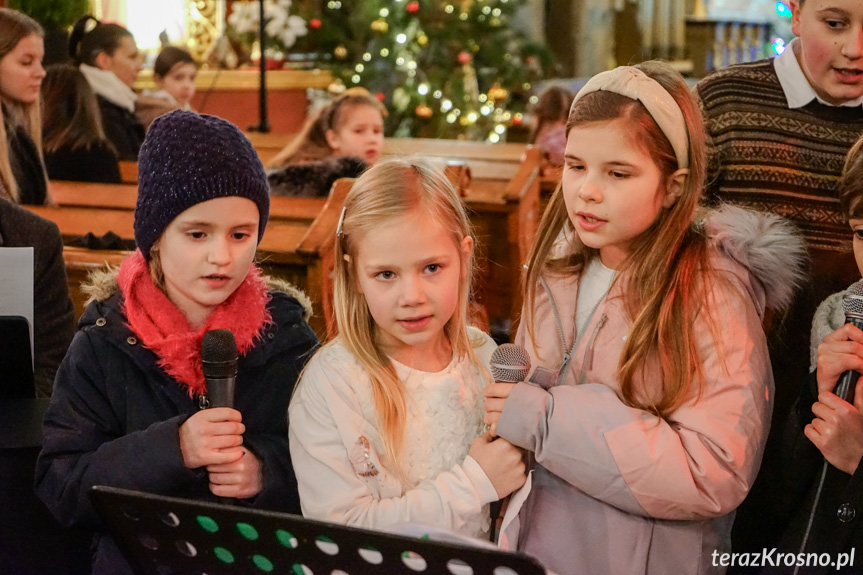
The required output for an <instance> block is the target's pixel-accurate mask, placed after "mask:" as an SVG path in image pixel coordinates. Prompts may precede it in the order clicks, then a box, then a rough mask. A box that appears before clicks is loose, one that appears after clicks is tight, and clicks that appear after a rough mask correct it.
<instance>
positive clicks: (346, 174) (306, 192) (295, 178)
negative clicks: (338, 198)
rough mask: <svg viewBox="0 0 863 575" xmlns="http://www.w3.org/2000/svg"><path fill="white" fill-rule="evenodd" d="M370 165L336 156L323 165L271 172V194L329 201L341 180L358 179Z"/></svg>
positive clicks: (299, 165)
mask: <svg viewBox="0 0 863 575" xmlns="http://www.w3.org/2000/svg"><path fill="white" fill-rule="evenodd" d="M366 168H368V164H367V163H366V162H364V161H363V160H361V159H360V158H352V157H347V156H333V157H331V158H327V159H325V160H321V161H319V162H310V163H307V164H292V165H290V166H285V167H283V168H278V169H275V170H269V171H268V172H267V179H268V180H269V181H270V194H272V195H274V196H290V197H294V198H325V197H327V196H328V195H329V193H330V188H331V187H332V186H333V182H335V181H336V180H338V179H339V178H356V177H359V175H360V174H362V173H363V172H364V171H365V169H366Z"/></svg>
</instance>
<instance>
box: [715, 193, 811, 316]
mask: <svg viewBox="0 0 863 575" xmlns="http://www.w3.org/2000/svg"><path fill="white" fill-rule="evenodd" d="M704 228H705V231H706V232H707V235H708V237H710V239H711V242H712V243H713V244H714V245H715V246H716V247H717V249H719V250H720V251H721V252H722V253H724V254H725V255H726V256H728V257H729V258H731V259H732V260H734V261H736V262H737V263H739V264H740V265H741V266H743V267H744V268H746V269H747V270H749V273H750V274H751V275H752V276H753V277H754V278H755V279H756V280H757V281H758V282H759V283H760V284H761V285H762V287H763V288H764V292H765V293H764V295H765V304H766V306H767V308H768V309H772V310H776V311H781V310H783V309H785V308H787V307H788V306H789V305H790V304H791V302H792V300H793V299H794V294H795V292H796V291H797V288H798V287H799V286H800V285H802V284H803V282H804V280H805V278H806V272H805V264H806V259H807V251H806V242H805V240H804V239H803V236H802V235H801V234H800V232H799V231H798V230H797V228H796V227H795V226H794V224H792V223H791V222H789V221H788V220H786V219H785V218H782V217H780V216H777V215H775V214H769V213H766V212H759V211H755V210H748V209H745V208H741V207H738V206H732V205H723V206H720V207H719V208H718V209H715V210H710V211H708V212H707V213H706V214H705V217H704Z"/></svg>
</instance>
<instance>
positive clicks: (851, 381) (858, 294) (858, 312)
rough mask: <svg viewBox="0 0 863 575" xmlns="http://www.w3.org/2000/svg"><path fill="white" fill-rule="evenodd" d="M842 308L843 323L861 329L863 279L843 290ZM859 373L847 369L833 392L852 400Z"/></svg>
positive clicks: (848, 400)
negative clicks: (843, 311) (843, 313)
mask: <svg viewBox="0 0 863 575" xmlns="http://www.w3.org/2000/svg"><path fill="white" fill-rule="evenodd" d="M842 308H843V309H844V310H845V323H850V324H853V325H854V327H857V328H859V329H863V279H861V280H857V281H856V282H854V283H853V284H851V285H850V286H848V289H847V290H845V295H843V296H842ZM859 378H860V374H859V373H858V372H857V371H855V370H853V369H849V370H848V371H846V372H845V373H843V374H842V376H841V377H840V378H839V382H838V383H837V384H836V387H835V388H834V389H833V393H835V394H836V395H837V396H839V397H841V398H842V399H844V400H845V401H847V402H849V403H853V401H854V388H855V386H856V385H857V380H858V379H859Z"/></svg>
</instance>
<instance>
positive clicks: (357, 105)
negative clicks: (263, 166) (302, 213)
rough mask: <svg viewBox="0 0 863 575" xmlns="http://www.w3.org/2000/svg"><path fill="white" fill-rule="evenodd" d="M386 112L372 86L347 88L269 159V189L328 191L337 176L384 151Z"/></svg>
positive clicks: (356, 171) (348, 174)
mask: <svg viewBox="0 0 863 575" xmlns="http://www.w3.org/2000/svg"><path fill="white" fill-rule="evenodd" d="M386 114H387V113H386V109H385V108H384V107H383V104H381V103H380V102H379V101H378V99H377V98H375V97H374V96H372V95H371V94H370V93H369V92H368V90H366V89H364V88H350V89H348V90H346V91H345V93H344V94H341V95H340V96H338V97H336V98H335V99H334V100H333V101H332V102H330V103H329V104H328V105H327V106H324V107H323V108H321V109H320V110H319V111H318V113H317V114H316V115H315V116H314V117H312V119H311V120H309V122H307V123H306V126H305V128H303V131H302V132H301V133H300V135H299V136H297V137H296V138H295V139H294V141H293V142H291V143H290V144H288V146H286V147H285V149H283V150H282V151H281V152H279V154H277V155H276V156H275V157H274V158H273V159H272V160H271V161H270V162H269V165H270V167H271V169H270V171H269V172H268V175H269V181H270V187H271V190H272V192H271V193H272V194H273V195H279V196H299V197H314V196H326V195H327V194H328V193H329V191H330V187H331V186H332V183H333V182H334V181H335V180H337V179H338V178H355V177H357V176H359V175H360V174H361V173H362V172H363V171H364V170H365V169H366V168H368V167H369V166H370V165H372V164H374V163H375V162H376V161H377V160H378V158H380V155H381V153H382V152H383V148H384V117H385V116H386Z"/></svg>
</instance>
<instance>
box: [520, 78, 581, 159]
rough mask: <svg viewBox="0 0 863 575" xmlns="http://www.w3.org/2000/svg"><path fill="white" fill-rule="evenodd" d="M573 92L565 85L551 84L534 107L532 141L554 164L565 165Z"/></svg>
mask: <svg viewBox="0 0 863 575" xmlns="http://www.w3.org/2000/svg"><path fill="white" fill-rule="evenodd" d="M572 98H573V93H572V92H570V91H569V90H567V89H566V88H564V87H563V86H551V87H549V88H546V89H545V90H543V92H542V93H541V94H540V95H539V100H538V101H537V103H536V105H535V106H534V108H533V114H534V116H535V118H536V119H535V123H534V126H533V130H532V131H531V134H530V143H531V144H536V145H537V146H539V147H540V148H542V149H543V150H545V152H546V153H547V154H548V161H549V163H551V165H553V166H562V165H563V151H564V148H566V119H567V118H568V117H569V107H570V106H571V105H572Z"/></svg>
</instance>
